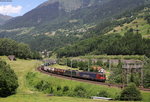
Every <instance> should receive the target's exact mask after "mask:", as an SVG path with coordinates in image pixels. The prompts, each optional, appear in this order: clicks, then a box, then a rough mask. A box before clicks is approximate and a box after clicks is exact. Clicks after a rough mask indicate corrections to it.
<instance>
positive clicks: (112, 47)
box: [56, 29, 150, 57]
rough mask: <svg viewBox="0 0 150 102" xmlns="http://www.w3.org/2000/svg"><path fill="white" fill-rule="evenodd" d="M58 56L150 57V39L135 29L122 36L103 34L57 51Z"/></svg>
mask: <svg viewBox="0 0 150 102" xmlns="http://www.w3.org/2000/svg"><path fill="white" fill-rule="evenodd" d="M56 52H57V55H58V57H63V56H65V57H71V56H72V57H75V56H80V55H86V54H96V55H99V54H107V55H146V56H148V57H150V53H149V52H150V39H145V38H142V36H141V34H138V33H134V32H133V29H130V30H129V31H128V32H126V33H125V34H124V36H121V35H119V34H111V35H103V36H100V37H96V38H91V39H87V40H84V41H81V42H79V43H77V44H74V45H72V46H67V47H64V48H61V49H58V50H57V51H56Z"/></svg>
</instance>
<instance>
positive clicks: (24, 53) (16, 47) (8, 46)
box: [0, 39, 41, 59]
mask: <svg viewBox="0 0 150 102" xmlns="http://www.w3.org/2000/svg"><path fill="white" fill-rule="evenodd" d="M4 55H6V56H8V55H15V56H16V57H18V58H22V59H27V58H31V59H40V58H41V56H40V54H39V53H38V52H35V51H31V49H30V48H29V46H28V45H27V44H24V43H18V42H16V41H14V40H11V39H0V56H4Z"/></svg>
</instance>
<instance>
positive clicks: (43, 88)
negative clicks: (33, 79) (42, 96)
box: [35, 80, 53, 93]
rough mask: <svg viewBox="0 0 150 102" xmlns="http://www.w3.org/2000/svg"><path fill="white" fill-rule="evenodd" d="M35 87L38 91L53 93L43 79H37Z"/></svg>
mask: <svg viewBox="0 0 150 102" xmlns="http://www.w3.org/2000/svg"><path fill="white" fill-rule="evenodd" d="M35 88H36V89H38V90H39V91H44V92H48V93H53V88H52V87H51V84H50V83H48V82H47V81H44V80H41V81H39V82H38V83H37V84H36V85H35Z"/></svg>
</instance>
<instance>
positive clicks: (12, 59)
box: [8, 55, 16, 61]
mask: <svg viewBox="0 0 150 102" xmlns="http://www.w3.org/2000/svg"><path fill="white" fill-rule="evenodd" d="M8 59H9V60H10V61H16V57H15V55H9V56H8Z"/></svg>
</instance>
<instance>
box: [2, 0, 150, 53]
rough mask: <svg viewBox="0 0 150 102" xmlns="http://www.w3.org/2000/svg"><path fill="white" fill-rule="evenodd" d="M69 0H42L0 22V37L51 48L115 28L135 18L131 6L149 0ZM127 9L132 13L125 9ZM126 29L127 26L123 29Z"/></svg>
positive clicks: (32, 45)
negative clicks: (5, 21) (11, 17)
mask: <svg viewBox="0 0 150 102" xmlns="http://www.w3.org/2000/svg"><path fill="white" fill-rule="evenodd" d="M72 1H73V2H75V1H74V0H72ZM81 1H82V2H81ZM69 3H70V4H71V3H72V2H71V1H70V2H68V1H67V0H53V1H52V2H50V1H49V2H45V3H43V4H41V5H40V6H38V7H37V8H35V9H33V10H31V11H30V12H28V13H26V14H24V15H23V16H20V17H16V18H13V19H11V20H9V21H8V22H7V23H6V24H4V25H3V26H1V30H0V37H1V38H11V39H14V40H17V41H19V42H24V43H27V44H29V45H30V47H31V48H32V49H33V50H38V51H42V50H45V49H47V50H50V51H53V50H55V49H57V48H60V47H63V46H66V45H70V44H73V43H75V42H79V41H81V40H84V39H87V38H91V37H93V36H97V35H103V34H106V33H107V32H111V31H115V30H114V27H117V26H119V25H122V24H124V23H130V22H132V21H133V20H135V19H136V16H134V13H133V12H134V11H132V10H133V9H134V8H136V7H145V6H143V5H145V4H149V3H150V1H149V0H148V1H147V0H99V1H96V0H94V1H93V0H77V1H76V2H75V5H74V6H73V7H70V6H68V5H69ZM116 5H117V6H116ZM137 10H139V9H137ZM130 11H132V13H129V12H130ZM123 16H125V18H123ZM126 31H127V29H125V30H124V32H123V33H125V32H126ZM121 34H122V33H121ZM141 34H142V33H141Z"/></svg>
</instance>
